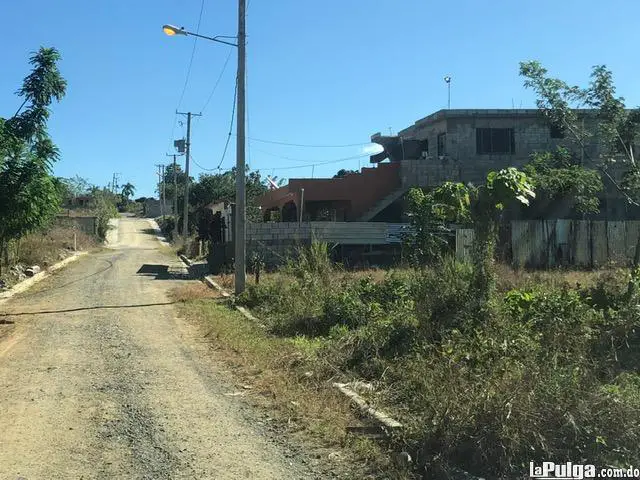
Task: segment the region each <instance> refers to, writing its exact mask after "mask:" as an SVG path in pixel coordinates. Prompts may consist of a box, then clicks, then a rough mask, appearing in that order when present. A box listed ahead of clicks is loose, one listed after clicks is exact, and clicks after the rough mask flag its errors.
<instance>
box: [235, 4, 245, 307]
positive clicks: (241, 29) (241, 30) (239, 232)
mask: <svg viewBox="0 0 640 480" xmlns="http://www.w3.org/2000/svg"><path fill="white" fill-rule="evenodd" d="M245 13H246V12H245V0H238V78H237V82H238V107H237V112H238V121H237V123H236V124H237V129H238V136H237V146H236V209H235V210H236V217H237V218H236V231H235V235H234V238H235V262H234V263H235V292H236V295H239V294H241V293H242V292H244V288H245V283H246V276H247V268H246V264H247V246H246V225H245V222H246V220H247V208H246V207H247V206H246V193H245V187H246V180H245V171H244V170H245V159H244V148H245V138H244V127H245V119H244V115H245V111H246V110H245V108H246V107H245V63H246V50H245V47H246V31H245Z"/></svg>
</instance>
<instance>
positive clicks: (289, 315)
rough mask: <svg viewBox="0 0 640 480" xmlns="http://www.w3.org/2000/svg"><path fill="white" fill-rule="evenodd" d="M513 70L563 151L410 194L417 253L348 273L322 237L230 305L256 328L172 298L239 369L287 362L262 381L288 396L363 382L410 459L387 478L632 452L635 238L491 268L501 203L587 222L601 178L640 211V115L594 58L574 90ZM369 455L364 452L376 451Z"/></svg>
mask: <svg viewBox="0 0 640 480" xmlns="http://www.w3.org/2000/svg"><path fill="white" fill-rule="evenodd" d="M521 74H522V75H523V76H524V77H525V85H526V86H527V87H529V88H532V89H533V90H534V91H535V92H536V94H537V96H538V98H539V102H538V106H539V108H540V109H541V113H542V114H543V115H544V116H545V117H546V118H547V120H548V121H549V122H550V124H551V125H553V126H554V127H556V128H559V129H561V130H562V131H564V132H565V133H566V138H567V142H566V145H565V146H563V147H561V148H559V149H557V150H556V151H552V152H537V153H536V154H534V155H533V156H532V158H531V161H530V162H529V164H528V165H526V166H525V167H524V168H523V169H522V170H518V169H516V168H506V169H504V170H501V171H498V172H491V173H489V175H488V176H487V179H486V182H485V183H484V184H483V185H479V186H471V185H465V184H461V183H453V182H447V183H445V184H442V185H440V186H439V187H437V188H433V189H430V190H421V189H414V190H412V191H411V192H410V193H409V196H408V203H409V210H410V214H411V222H412V225H413V230H412V231H413V235H412V236H411V237H410V238H408V239H407V243H408V246H409V247H410V248H409V250H410V251H411V252H412V253H413V255H412V256H410V258H409V259H408V263H407V264H406V265H403V266H402V268H398V269H395V270H389V271H387V272H380V271H376V272H365V273H362V272H359V273H356V272H349V271H346V270H344V269H342V268H341V267H340V266H339V265H336V264H334V263H332V262H331V260H330V255H329V253H330V252H329V246H328V245H326V244H323V243H313V244H312V245H310V246H307V247H301V248H300V249H299V251H298V252H297V254H296V255H295V257H294V258H291V259H290V260H289V262H288V264H287V265H286V266H284V267H283V268H282V269H280V270H279V271H278V272H276V273H269V274H263V275H262V276H261V279H260V282H259V283H258V282H252V283H251V284H250V285H249V286H248V288H247V290H246V292H244V293H243V294H242V295H240V296H239V297H238V298H236V299H235V300H234V301H235V302H236V303H237V304H238V305H242V306H245V307H248V308H249V309H251V311H252V312H253V313H254V314H255V315H256V316H257V317H258V318H259V324H255V323H252V322H250V321H248V320H246V319H244V320H241V321H238V319H237V318H236V316H235V314H234V315H231V316H230V315H229V313H228V312H224V310H223V309H222V307H220V306H218V305H213V304H212V303H211V302H210V301H202V300H195V299H193V298H192V299H191V300H188V301H186V302H185V304H184V306H183V308H185V309H187V310H186V311H189V312H191V313H193V312H197V316H198V317H199V318H201V319H202V320H203V321H204V322H208V323H206V324H207V325H209V327H210V328H211V334H212V335H215V336H216V338H218V339H219V340H220V341H221V342H216V343H222V344H230V345H231V348H232V349H233V351H234V352H235V353H236V354H237V356H238V357H240V358H242V362H243V364H251V363H252V362H257V367H256V368H258V369H259V370H260V371H261V372H262V371H263V370H266V372H268V373H261V375H266V376H267V378H268V376H269V375H276V376H277V375H282V373H281V372H287V373H285V375H290V378H291V382H290V383H289V384H288V385H287V388H286V389H283V388H281V387H279V386H277V383H276V384H274V385H276V386H272V387H271V391H273V390H275V391H276V394H278V392H280V393H279V394H280V395H281V396H282V401H283V402H284V403H286V401H287V400H288V398H289V397H288V396H287V395H286V394H285V393H283V392H286V391H287V390H288V389H289V390H293V391H296V392H303V391H305V389H307V388H309V384H311V385H313V388H316V389H317V390H315V392H316V394H317V395H318V398H319V400H317V401H316V403H321V404H322V403H323V402H324V401H325V398H331V397H330V396H331V395H333V393H329V392H330V391H331V390H330V388H329V385H330V384H331V382H332V381H336V380H342V381H350V380H360V381H366V382H369V383H370V385H372V386H373V389H372V390H371V391H370V392H369V394H368V395H367V398H368V400H369V401H370V402H371V403H372V404H373V405H376V406H379V407H381V408H382V409H383V410H385V411H388V412H389V413H391V414H392V416H394V417H396V418H397V419H398V420H399V421H400V422H401V423H403V425H404V426H405V428H404V429H403V430H402V431H401V432H399V433H395V434H394V435H393V436H392V438H391V440H390V443H388V444H382V447H383V449H384V448H386V447H390V448H391V449H392V450H393V451H395V452H398V451H406V452H408V453H409V454H410V455H411V457H412V459H413V461H412V464H411V465H410V466H409V468H408V469H407V470H406V471H405V472H404V473H400V472H399V471H398V468H396V467H392V466H391V464H388V465H386V466H385V465H384V462H381V463H378V464H377V467H378V468H388V469H389V470H390V471H393V473H391V474H389V476H392V475H396V476H399V477H400V478H412V477H413V476H417V475H426V477H425V478H450V475H451V474H452V473H453V472H455V471H457V470H464V471H467V472H470V473H471V474H474V475H477V476H482V477H484V478H514V477H515V478H519V477H522V476H523V475H524V474H525V472H527V471H528V466H529V462H531V461H533V462H536V463H541V462H543V461H550V460H552V461H554V462H556V463H563V462H567V461H571V462H574V463H591V464H596V465H602V466H607V465H615V466H619V467H627V466H629V465H637V464H638V463H640V451H639V450H638V448H637V446H638V444H639V442H640V374H638V372H639V371H640V310H638V305H640V292H639V287H640V269H639V264H640V248H637V249H636V256H635V259H634V261H633V262H631V265H628V266H620V267H619V268H613V267H612V268H609V269H605V270H601V271H593V272H578V271H562V270H558V271H546V272H526V271H515V270H512V269H511V268H510V267H507V266H504V265H497V264H496V263H495V258H496V249H497V246H498V245H497V233H498V228H499V226H500V222H501V221H502V219H503V215H504V212H505V211H507V210H510V209H518V210H519V211H521V212H522V214H523V216H525V217H528V218H544V215H545V212H548V211H550V210H553V208H554V206H557V205H559V204H560V203H563V204H564V205H566V206H567V207H568V211H569V212H570V213H571V214H572V215H589V214H592V213H597V212H598V211H599V208H600V201H599V196H600V195H601V194H602V192H603V191H604V190H605V189H606V190H608V191H612V190H615V191H616V192H618V194H620V195H623V196H624V197H625V198H627V200H628V202H629V203H630V204H632V205H637V202H638V200H637V199H638V198H640V197H638V194H637V192H638V180H637V178H638V175H639V174H638V166H637V163H636V160H635V157H634V151H633V145H634V144H635V142H636V140H637V137H638V126H639V121H640V115H638V111H637V110H629V109H626V107H625V105H624V102H623V99H621V98H618V97H616V96H615V88H614V87H613V83H612V78H611V73H610V72H609V71H608V70H606V68H604V67H596V68H594V71H593V74H592V82H591V83H590V85H589V86H588V87H586V88H584V89H580V88H578V87H570V86H568V85H567V84H565V83H564V82H562V81H561V80H558V79H554V78H550V77H548V75H547V71H546V70H545V69H544V68H543V67H542V66H540V65H539V64H538V63H536V62H528V63H523V64H521ZM585 105H586V106H588V107H590V108H593V109H595V112H596V115H598V118H599V120H600V123H599V126H598V127H597V131H596V130H594V131H587V130H586V129H585V127H584V126H583V124H582V122H579V121H578V118H577V117H576V116H575V113H574V111H573V110H572V109H573V108H576V107H580V106H585ZM592 137H597V138H598V139H599V141H600V142H602V145H603V147H604V148H603V150H602V152H603V153H602V154H601V157H600V158H599V159H589V162H588V166H587V164H585V163H583V162H582V160H581V159H580V155H581V154H582V155H584V153H583V152H580V151H581V150H584V147H585V142H586V141H587V139H589V138H592ZM614 168H615V173H614ZM451 224H457V225H464V226H468V227H470V228H473V229H474V231H475V237H474V245H473V248H472V254H471V261H470V262H468V263H462V262H459V261H457V260H455V258H454V256H453V255H452V252H451V250H450V247H449V245H448V241H447V238H448V237H447V234H448V229H449V226H450V225H451ZM638 242H639V246H640V239H639V240H638ZM227 280H229V279H228V278H225V277H220V281H221V283H227ZM227 284H228V283H227ZM247 322H249V323H247ZM243 329H248V330H247V331H246V332H245V331H244V330H243ZM263 349H264V351H263ZM289 357H291V358H297V359H298V360H296V362H293V364H292V363H291V362H287V361H286V358H289ZM299 366H301V367H299ZM298 368H300V370H299V369H298ZM303 371H304V372H312V373H311V375H309V376H306V375H305V374H304V372H303ZM278 372H280V373H278ZM302 398H305V397H304V396H303V397H302ZM305 401H306V400H305ZM281 403H282V402H281ZM328 405H333V404H332V403H329V404H328ZM329 410H331V411H334V408H330V409H329ZM335 411H340V410H338V409H337V407H335ZM297 412H298V413H297V414H298V415H301V416H303V417H304V414H302V413H300V410H297ZM344 415H346V414H344ZM339 416H340V415H339ZM307 417H308V418H307V420H306V425H307V427H308V428H309V429H310V430H311V431H314V430H313V425H314V422H315V421H317V419H318V418H320V419H325V420H327V421H329V419H331V421H332V422H335V423H334V424H335V425H339V426H340V428H339V429H337V430H338V431H337V430H335V429H334V430H331V431H324V432H323V433H322V434H321V436H322V437H323V438H325V439H326V440H328V441H332V440H333V441H336V439H337V441H338V443H341V444H346V443H348V442H349V440H348V439H353V438H356V437H352V436H350V435H347V434H346V433H344V429H343V427H344V426H345V423H344V421H342V423H341V422H340V421H338V420H336V419H335V416H332V415H331V413H330V412H327V411H323V410H322V409H321V411H317V410H314V411H313V413H311V414H308V415H307ZM314 418H315V419H316V420H314ZM374 450H375V449H370V450H365V451H366V452H368V453H366V454H365V453H363V452H362V451H361V452H360V454H362V455H364V458H368V459H371V458H374V457H375V455H373V454H372V452H373V451H374ZM403 475H404V477H403ZM387 478H389V477H387Z"/></svg>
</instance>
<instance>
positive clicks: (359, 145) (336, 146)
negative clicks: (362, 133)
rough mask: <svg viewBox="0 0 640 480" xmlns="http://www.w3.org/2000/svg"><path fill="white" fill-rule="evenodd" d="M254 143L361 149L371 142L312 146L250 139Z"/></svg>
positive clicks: (312, 146)
mask: <svg viewBox="0 0 640 480" xmlns="http://www.w3.org/2000/svg"><path fill="white" fill-rule="evenodd" d="M249 140H250V141H252V142H259V143H270V144H273V145H285V146H288V147H307V148H346V147H361V146H364V145H369V144H370V143H371V142H360V143H348V144H344V145H310V144H305V143H288V142H278V141H275V140H264V139H261V138H249Z"/></svg>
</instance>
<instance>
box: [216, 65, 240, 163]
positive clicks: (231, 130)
mask: <svg viewBox="0 0 640 480" xmlns="http://www.w3.org/2000/svg"><path fill="white" fill-rule="evenodd" d="M237 80H238V79H237V78H236V88H235V90H234V92H233V108H232V109H231V123H230V124H229V134H228V135H227V141H226V142H225V144H224V151H223V152H222V158H221V159H220V163H219V164H218V167H217V168H216V169H217V170H219V169H220V167H221V166H222V162H224V157H225V155H226V154H227V149H228V148H229V142H230V141H231V135H232V134H233V133H232V132H233V119H234V118H235V116H236V99H237V98H238V81H237Z"/></svg>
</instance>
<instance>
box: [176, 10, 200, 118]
mask: <svg viewBox="0 0 640 480" xmlns="http://www.w3.org/2000/svg"><path fill="white" fill-rule="evenodd" d="M203 11H204V0H202V3H201V4H200V14H199V15H198V25H197V26H196V34H198V33H200V22H201V21H202V12H203ZM197 43H198V37H194V38H193V49H192V50H191V58H190V59H189V67H188V68H187V78H185V79H184V86H183V87H182V93H181V94H180V100H178V106H177V107H176V110H179V109H180V106H181V105H182V100H183V99H184V94H185V92H186V91H187V85H188V84H189V77H190V76H191V66H192V65H193V57H194V56H195V54H196V45H197Z"/></svg>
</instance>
